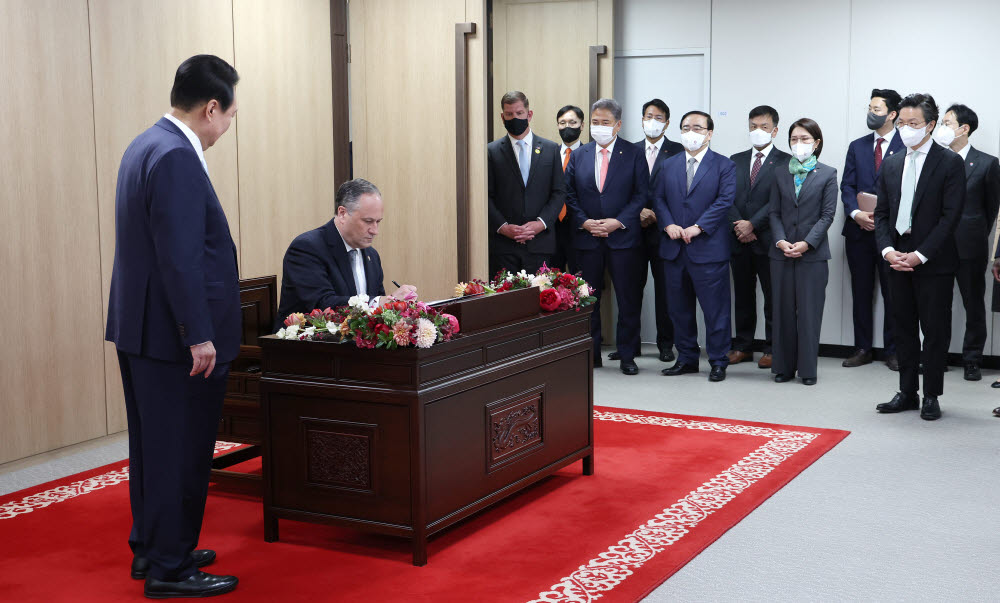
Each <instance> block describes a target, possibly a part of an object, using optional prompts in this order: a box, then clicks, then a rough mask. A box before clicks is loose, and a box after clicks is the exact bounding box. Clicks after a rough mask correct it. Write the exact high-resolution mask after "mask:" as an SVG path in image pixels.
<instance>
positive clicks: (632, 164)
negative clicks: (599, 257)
mask: <svg viewBox="0 0 1000 603" xmlns="http://www.w3.org/2000/svg"><path fill="white" fill-rule="evenodd" d="M596 148H597V143H595V142H588V143H587V144H585V145H582V146H581V147H580V148H578V149H577V150H576V151H574V152H573V153H572V154H571V155H570V156H569V164H568V165H567V166H566V210H567V211H568V212H569V215H570V216H571V219H572V222H571V223H572V225H573V247H574V248H575V249H597V248H598V246H599V245H600V244H601V241H605V242H606V243H607V244H608V247H610V248H611V249H631V248H633V247H637V246H639V245H640V244H641V243H642V227H641V226H640V224H639V212H641V211H642V208H643V207H645V206H646V196H647V194H648V190H647V189H648V187H649V166H648V165H647V164H646V158H645V157H644V156H643V153H642V152H641V151H638V150H637V149H636V147H635V145H634V144H631V143H630V142H628V141H627V140H623V139H622V138H621V137H619V138H618V139H617V140H616V141H615V146H614V152H612V153H611V156H610V158H609V163H608V174H607V176H605V180H604V190H603V191H600V190H598V189H597V181H596V179H595V177H594V168H595V161H596V159H597V151H596V150H595V149H596ZM602 218H615V219H617V220H618V221H619V222H621V223H622V225H623V226H624V227H625V228H620V229H618V230H616V231H614V232H613V233H611V234H610V235H608V238H606V239H600V240H599V239H598V238H597V237H594V236H592V235H591V234H590V233H589V232H587V231H586V230H583V223H584V222H586V221H587V220H590V219H595V220H599V219H602Z"/></svg>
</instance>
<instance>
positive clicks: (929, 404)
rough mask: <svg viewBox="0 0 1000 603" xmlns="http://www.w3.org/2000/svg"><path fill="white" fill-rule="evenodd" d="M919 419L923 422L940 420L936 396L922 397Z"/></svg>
mask: <svg viewBox="0 0 1000 603" xmlns="http://www.w3.org/2000/svg"><path fill="white" fill-rule="evenodd" d="M920 418H921V419H923V420H924V421H936V420H938V419H940V418H941V406H939V405H938V399H937V396H924V403H923V405H922V406H921V407H920Z"/></svg>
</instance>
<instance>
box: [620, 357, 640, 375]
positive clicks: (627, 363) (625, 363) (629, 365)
mask: <svg viewBox="0 0 1000 603" xmlns="http://www.w3.org/2000/svg"><path fill="white" fill-rule="evenodd" d="M620 368H621V371H622V373H624V374H626V375H638V374H639V367H638V366H636V364H635V361H634V360H622V362H621V367H620Z"/></svg>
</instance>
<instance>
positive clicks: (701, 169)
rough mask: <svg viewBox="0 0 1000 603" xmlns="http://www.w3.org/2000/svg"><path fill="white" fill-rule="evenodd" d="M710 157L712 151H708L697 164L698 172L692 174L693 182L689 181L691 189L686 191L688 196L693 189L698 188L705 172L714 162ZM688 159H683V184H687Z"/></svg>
mask: <svg viewBox="0 0 1000 603" xmlns="http://www.w3.org/2000/svg"><path fill="white" fill-rule="evenodd" d="M712 155H714V153H713V152H712V149H709V150H708V152H707V153H705V156H704V157H702V158H701V163H699V164H698V171H696V172H695V173H694V180H692V181H691V189H690V190H688V192H687V195H688V196H691V193H693V192H694V189H696V188H698V183H699V182H701V179H702V178H704V177H705V172H707V171H708V170H709V168H710V167H711V166H712V161H714V158H713V157H712ZM688 159H690V157H685V158H684V168H685V169H684V182H685V183H686V182H687V161H688Z"/></svg>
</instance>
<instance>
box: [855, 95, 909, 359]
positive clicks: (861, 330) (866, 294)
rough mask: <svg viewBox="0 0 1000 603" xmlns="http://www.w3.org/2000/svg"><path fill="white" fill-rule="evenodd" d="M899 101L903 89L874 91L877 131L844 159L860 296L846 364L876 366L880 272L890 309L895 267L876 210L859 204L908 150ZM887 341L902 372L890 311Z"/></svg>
mask: <svg viewBox="0 0 1000 603" xmlns="http://www.w3.org/2000/svg"><path fill="white" fill-rule="evenodd" d="M899 101H900V97H899V93H897V92H896V91H895V90H879V89H875V90H872V93H871V102H870V103H869V104H868V120H867V124H868V128H869V129H871V130H874V132H873V133H871V134H866V135H864V136H862V137H861V138H858V139H857V140H855V141H854V142H852V143H851V145H850V146H849V147H848V148H847V159H845V160H844V177H843V179H841V181H840V193H841V201H842V202H843V204H844V213H845V214H846V216H847V218H846V219H845V220H844V229H843V235H844V238H845V241H844V250H845V252H846V254H847V265H848V267H849V268H850V269H851V294H852V296H853V299H854V301H853V316H854V353H852V354H851V356H850V357H848V358H847V360H844V363H843V365H844V366H846V367H855V366H861V365H864V364H870V363H871V361H872V345H873V341H874V339H873V337H874V331H875V322H874V318H873V310H872V302H873V295H874V294H875V279H876V274H877V275H878V281H879V283H880V285H881V291H882V301H883V302H884V305H885V307H886V308H888V307H889V280H888V278H889V272H890V269H889V265H888V264H887V263H886V262H884V261H882V257H881V255H880V254H879V250H878V249H877V248H876V245H875V232H874V231H875V221H874V217H873V215H872V212H866V211H862V210H861V209H860V208H859V207H858V194H859V193H871V194H874V193H875V185H876V180H877V178H878V174H879V171H880V169H881V166H882V162H883V161H884V160H885V159H888V158H889V157H892V156H893V155H895V154H897V153H900V152H901V151H903V149H904V148H905V147H904V146H903V143H902V141H900V139H899V136H898V135H897V134H896V126H895V121H896V118H897V117H898V116H899ZM882 345H883V348H882V349H883V351H884V353H885V363H886V365H887V366H888V367H889V368H890V369H892V370H894V371H896V370H899V363H898V361H897V358H896V345H895V339H894V337H893V329H892V313H891V312H889V311H888V310H886V312H885V318H884V324H883V329H882Z"/></svg>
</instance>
